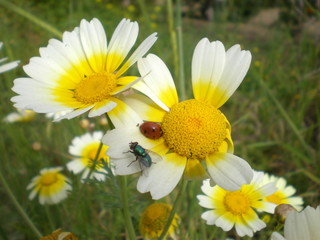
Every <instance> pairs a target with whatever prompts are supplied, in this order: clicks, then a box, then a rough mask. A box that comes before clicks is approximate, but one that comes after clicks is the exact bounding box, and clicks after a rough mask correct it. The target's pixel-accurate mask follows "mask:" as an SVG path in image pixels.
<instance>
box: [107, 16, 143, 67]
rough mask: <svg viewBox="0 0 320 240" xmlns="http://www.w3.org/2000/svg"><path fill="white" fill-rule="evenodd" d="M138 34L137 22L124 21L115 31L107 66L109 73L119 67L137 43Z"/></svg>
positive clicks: (109, 49) (109, 48) (110, 44)
mask: <svg viewBox="0 0 320 240" xmlns="http://www.w3.org/2000/svg"><path fill="white" fill-rule="evenodd" d="M138 32H139V26H138V23H137V22H130V20H127V19H122V21H121V22H120V23H119V25H118V26H117V28H116V30H115V31H114V33H113V35H112V37H111V40H110V43H109V46H108V55H107V65H106V68H107V70H108V71H110V72H112V71H115V70H116V69H117V68H118V67H119V65H120V64H121V63H122V61H123V60H124V59H125V57H126V56H127V54H128V53H129V51H130V49H131V48H132V46H133V45H134V43H135V42H136V40H137V37H138Z"/></svg>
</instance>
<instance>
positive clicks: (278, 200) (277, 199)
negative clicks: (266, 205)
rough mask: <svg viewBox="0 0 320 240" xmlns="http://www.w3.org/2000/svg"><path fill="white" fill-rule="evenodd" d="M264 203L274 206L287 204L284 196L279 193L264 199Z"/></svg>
mask: <svg viewBox="0 0 320 240" xmlns="http://www.w3.org/2000/svg"><path fill="white" fill-rule="evenodd" d="M266 201H267V202H271V203H274V204H276V205H279V204H285V203H288V202H287V201H286V196H285V195H284V194H283V193H281V192H279V191H278V192H275V193H274V194H271V195H269V196H268V197H266Z"/></svg>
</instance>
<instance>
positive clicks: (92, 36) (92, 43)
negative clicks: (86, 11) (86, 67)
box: [79, 18, 107, 72]
mask: <svg viewBox="0 0 320 240" xmlns="http://www.w3.org/2000/svg"><path fill="white" fill-rule="evenodd" d="M79 31H80V39H81V44H82V47H83V51H84V52H85V54H86V56H87V59H90V62H89V63H90V66H91V68H92V69H93V71H94V72H101V71H103V70H104V66H105V61H106V57H105V56H106V53H107V39H106V34H105V31H104V29H103V26H102V24H101V22H100V21H99V20H98V19H96V18H94V19H92V20H91V21H90V23H89V22H87V21H86V20H84V19H83V20H82V21H81V23H80V29H79Z"/></svg>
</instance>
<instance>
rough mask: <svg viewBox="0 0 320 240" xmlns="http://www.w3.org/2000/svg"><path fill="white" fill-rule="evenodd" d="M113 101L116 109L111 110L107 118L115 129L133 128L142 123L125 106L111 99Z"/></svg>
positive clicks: (133, 112)
mask: <svg viewBox="0 0 320 240" xmlns="http://www.w3.org/2000/svg"><path fill="white" fill-rule="evenodd" d="M113 101H114V102H115V103H116V104H117V107H116V108H114V109H112V110H111V111H110V112H109V113H108V116H109V117H110V119H111V121H112V123H113V125H114V126H115V127H116V128H121V127H129V128H130V127H134V126H137V124H140V123H142V122H143V121H142V119H141V118H140V117H139V116H138V115H137V113H136V112H135V111H134V110H133V109H131V108H130V107H129V106H128V105H127V104H125V103H124V102H122V101H119V100H117V99H115V98H113Z"/></svg>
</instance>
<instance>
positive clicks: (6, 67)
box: [0, 42, 20, 73]
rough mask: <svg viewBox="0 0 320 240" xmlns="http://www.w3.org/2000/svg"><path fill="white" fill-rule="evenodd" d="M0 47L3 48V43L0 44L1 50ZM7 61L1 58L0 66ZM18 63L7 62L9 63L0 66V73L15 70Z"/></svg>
mask: <svg viewBox="0 0 320 240" xmlns="http://www.w3.org/2000/svg"><path fill="white" fill-rule="evenodd" d="M2 46H3V42H0V50H1V48H2ZM7 59H8V58H1V59H0V64H2V63H3V62H5V61H6V60H7ZM19 62H20V61H13V62H9V63H6V64H2V65H0V73H4V72H7V71H10V70H12V69H14V68H16V67H17V66H18V65H19Z"/></svg>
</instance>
